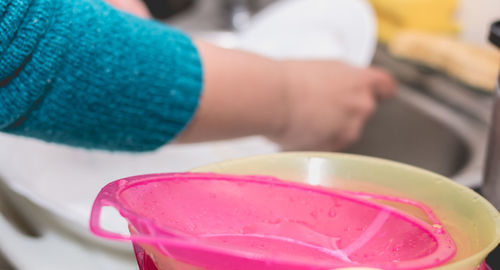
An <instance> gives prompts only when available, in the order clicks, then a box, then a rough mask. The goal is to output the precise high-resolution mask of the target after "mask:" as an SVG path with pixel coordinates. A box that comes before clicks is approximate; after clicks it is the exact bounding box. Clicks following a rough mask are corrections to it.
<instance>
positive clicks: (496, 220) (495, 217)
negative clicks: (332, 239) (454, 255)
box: [190, 151, 500, 269]
mask: <svg viewBox="0 0 500 270" xmlns="http://www.w3.org/2000/svg"><path fill="white" fill-rule="evenodd" d="M274 157H287V158H299V159H303V158H312V157H316V158H326V159H339V158H346V159H350V160H353V161H366V162H371V163H373V164H380V165H386V166H387V165H389V166H392V167H398V168H401V169H405V170H408V171H413V172H415V173H419V174H423V175H428V176H430V177H432V178H436V179H440V180H443V181H444V182H446V183H447V184H448V185H451V186H453V187H454V188H456V189H457V190H461V191H462V192H465V193H468V194H469V195H470V196H472V197H477V198H478V199H479V202H480V204H481V205H482V206H481V207H482V208H484V209H485V211H486V212H487V213H489V214H490V216H491V219H492V222H493V224H496V235H495V237H494V238H493V239H491V242H490V243H489V244H488V245H487V246H486V247H484V248H482V249H481V250H480V251H478V252H476V253H474V254H472V255H470V256H468V257H467V258H464V259H462V260H459V261H456V262H454V263H452V264H445V265H442V266H440V267H438V268H439V269H445V268H450V269H458V268H457V267H459V266H461V265H464V264H465V265H469V264H474V263H475V262H481V261H483V260H484V259H485V258H486V257H487V255H488V254H489V253H490V252H491V251H493V249H495V247H497V246H498V245H499V244H500V213H499V212H498V210H497V209H496V208H495V207H494V206H493V205H492V204H491V203H490V202H489V201H488V200H486V199H485V198H484V197H483V196H481V195H480V194H478V193H477V192H475V191H474V190H472V189H470V188H468V187H466V186H464V185H461V184H459V183H457V182H456V181H453V180H451V179H449V178H447V177H444V176H442V175H440V174H437V173H434V172H431V171H428V170H425V169H422V168H419V167H416V166H413V165H408V164H405V163H401V162H397V161H392V160H388V159H383V158H377V157H369V156H364V155H357V154H346V153H333V152H314V151H309V152H280V153H273V154H265V155H256V156H249V157H244V158H237V159H229V160H226V161H221V162H216V163H212V164H207V165H205V166H200V167H197V168H194V169H192V170H190V171H192V172H208V170H210V169H211V168H216V167H219V166H221V165H224V166H226V165H227V164H231V163H241V162H247V161H252V160H259V159H267V158H274Z"/></svg>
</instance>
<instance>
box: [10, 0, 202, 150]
mask: <svg viewBox="0 0 500 270" xmlns="http://www.w3.org/2000/svg"><path fill="white" fill-rule="evenodd" d="M201 88H202V70H201V63H200V58H199V55H198V53H197V51H196V48H195V47H194V46H193V44H192V42H191V40H190V39H189V38H188V37H187V36H185V35H184V34H183V33H181V32H179V31H177V30H174V29H172V28H169V27H167V26H165V25H162V24H159V23H156V22H153V21H146V20H141V19H138V18H136V17H134V16H131V15H128V14H125V13H122V12H120V11H117V10H115V9H113V8H111V7H110V6H109V5H108V4H106V3H104V2H103V1H101V0H71V1H68V0H3V1H2V0H0V130H1V131H4V132H8V133H12V134H17V135H23V136H30V137H35V138H39V139H42V140H45V141H50V142H57V143H63V144H68V145H73V146H79V147H85V148H100V149H108V150H121V151H146V150H153V149H156V148H158V147H160V146H161V145H163V144H165V143H166V142H168V141H169V140H171V139H172V138H173V137H175V136H176V135H177V134H178V133H179V132H180V131H181V130H182V129H183V128H184V127H185V126H186V125H187V123H188V122H189V121H190V119H191V118H192V116H193V114H194V112H195V110H196V108H197V106H198V99H199V96H200V92H201Z"/></svg>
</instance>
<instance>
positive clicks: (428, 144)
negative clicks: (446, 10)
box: [346, 87, 487, 186]
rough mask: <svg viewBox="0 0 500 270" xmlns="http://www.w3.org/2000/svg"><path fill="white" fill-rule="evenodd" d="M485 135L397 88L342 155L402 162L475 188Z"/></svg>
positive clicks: (474, 125) (439, 106) (427, 100)
mask: <svg viewBox="0 0 500 270" xmlns="http://www.w3.org/2000/svg"><path fill="white" fill-rule="evenodd" d="M486 134H487V132H486V125H484V124H482V123H479V122H478V121H475V120H473V119H469V118H467V117H466V116H464V115H460V114H459V113H458V112H456V111H453V110H451V109H449V108H447V107H446V106H444V105H442V104H440V103H438V102H436V101H434V100H432V99H430V98H429V97H427V96H425V95H423V94H420V93H419V92H418V91H417V90H416V89H411V88H408V87H401V89H400V91H399V93H398V96H397V97H396V98H395V99H393V100H389V101H386V102H383V103H381V104H380V107H379V109H378V111H377V112H376V114H375V115H374V116H373V118H372V119H371V120H369V121H368V123H367V125H366V127H365V130H364V132H363V135H362V137H361V139H360V140H359V141H358V142H357V143H355V144H354V145H352V146H351V147H350V148H349V149H347V150H346V152H348V153H355V154H363V155H368V156H375V157H381V158H386V159H391V160H395V161H399V162H404V163H407V164H411V165H415V166H418V167H421V168H424V169H427V170H430V171H433V172H436V173H439V174H441V175H445V176H448V177H451V178H454V179H455V180H457V181H459V182H461V183H462V184H466V185H468V186H478V185H479V184H480V181H481V169H482V159H483V157H484V144H485V140H486Z"/></svg>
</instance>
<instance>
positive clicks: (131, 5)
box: [105, 0, 151, 18]
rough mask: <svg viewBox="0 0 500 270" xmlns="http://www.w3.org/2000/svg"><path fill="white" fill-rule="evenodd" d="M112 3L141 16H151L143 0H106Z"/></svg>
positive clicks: (122, 9) (120, 8) (116, 6)
mask: <svg viewBox="0 0 500 270" xmlns="http://www.w3.org/2000/svg"><path fill="white" fill-rule="evenodd" d="M105 1H106V2H108V3H109V4H110V5H112V6H113V7H115V8H116V9H119V10H121V11H125V12H127V13H130V14H132V15H135V16H137V17H140V18H151V13H149V10H148V8H147V7H146V5H145V4H144V2H142V1H141V0H105Z"/></svg>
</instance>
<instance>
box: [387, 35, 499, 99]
mask: <svg viewBox="0 0 500 270" xmlns="http://www.w3.org/2000/svg"><path fill="white" fill-rule="evenodd" d="M388 47H389V51H390V52H391V54H392V55H393V56H396V57H398V58H403V59H407V60H410V61H412V62H416V63H420V64H422V65H425V66H429V67H431V68H434V69H436V70H439V71H441V72H443V73H446V74H448V75H449V76H451V77H453V78H455V79H457V80H458V81H460V82H462V83H464V84H466V85H468V86H470V87H473V88H475V89H477V90H482V91H487V92H490V91H493V89H495V84H496V82H497V76H498V71H499V70H500V51H498V50H495V49H493V48H489V47H482V46H480V45H474V44H469V43H465V42H463V41H460V40H459V39H457V38H454V37H451V36H446V35H436V34H431V33H425V32H419V31H401V32H399V33H398V34H396V35H394V37H393V39H392V41H391V42H390V43H389V44H388Z"/></svg>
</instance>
